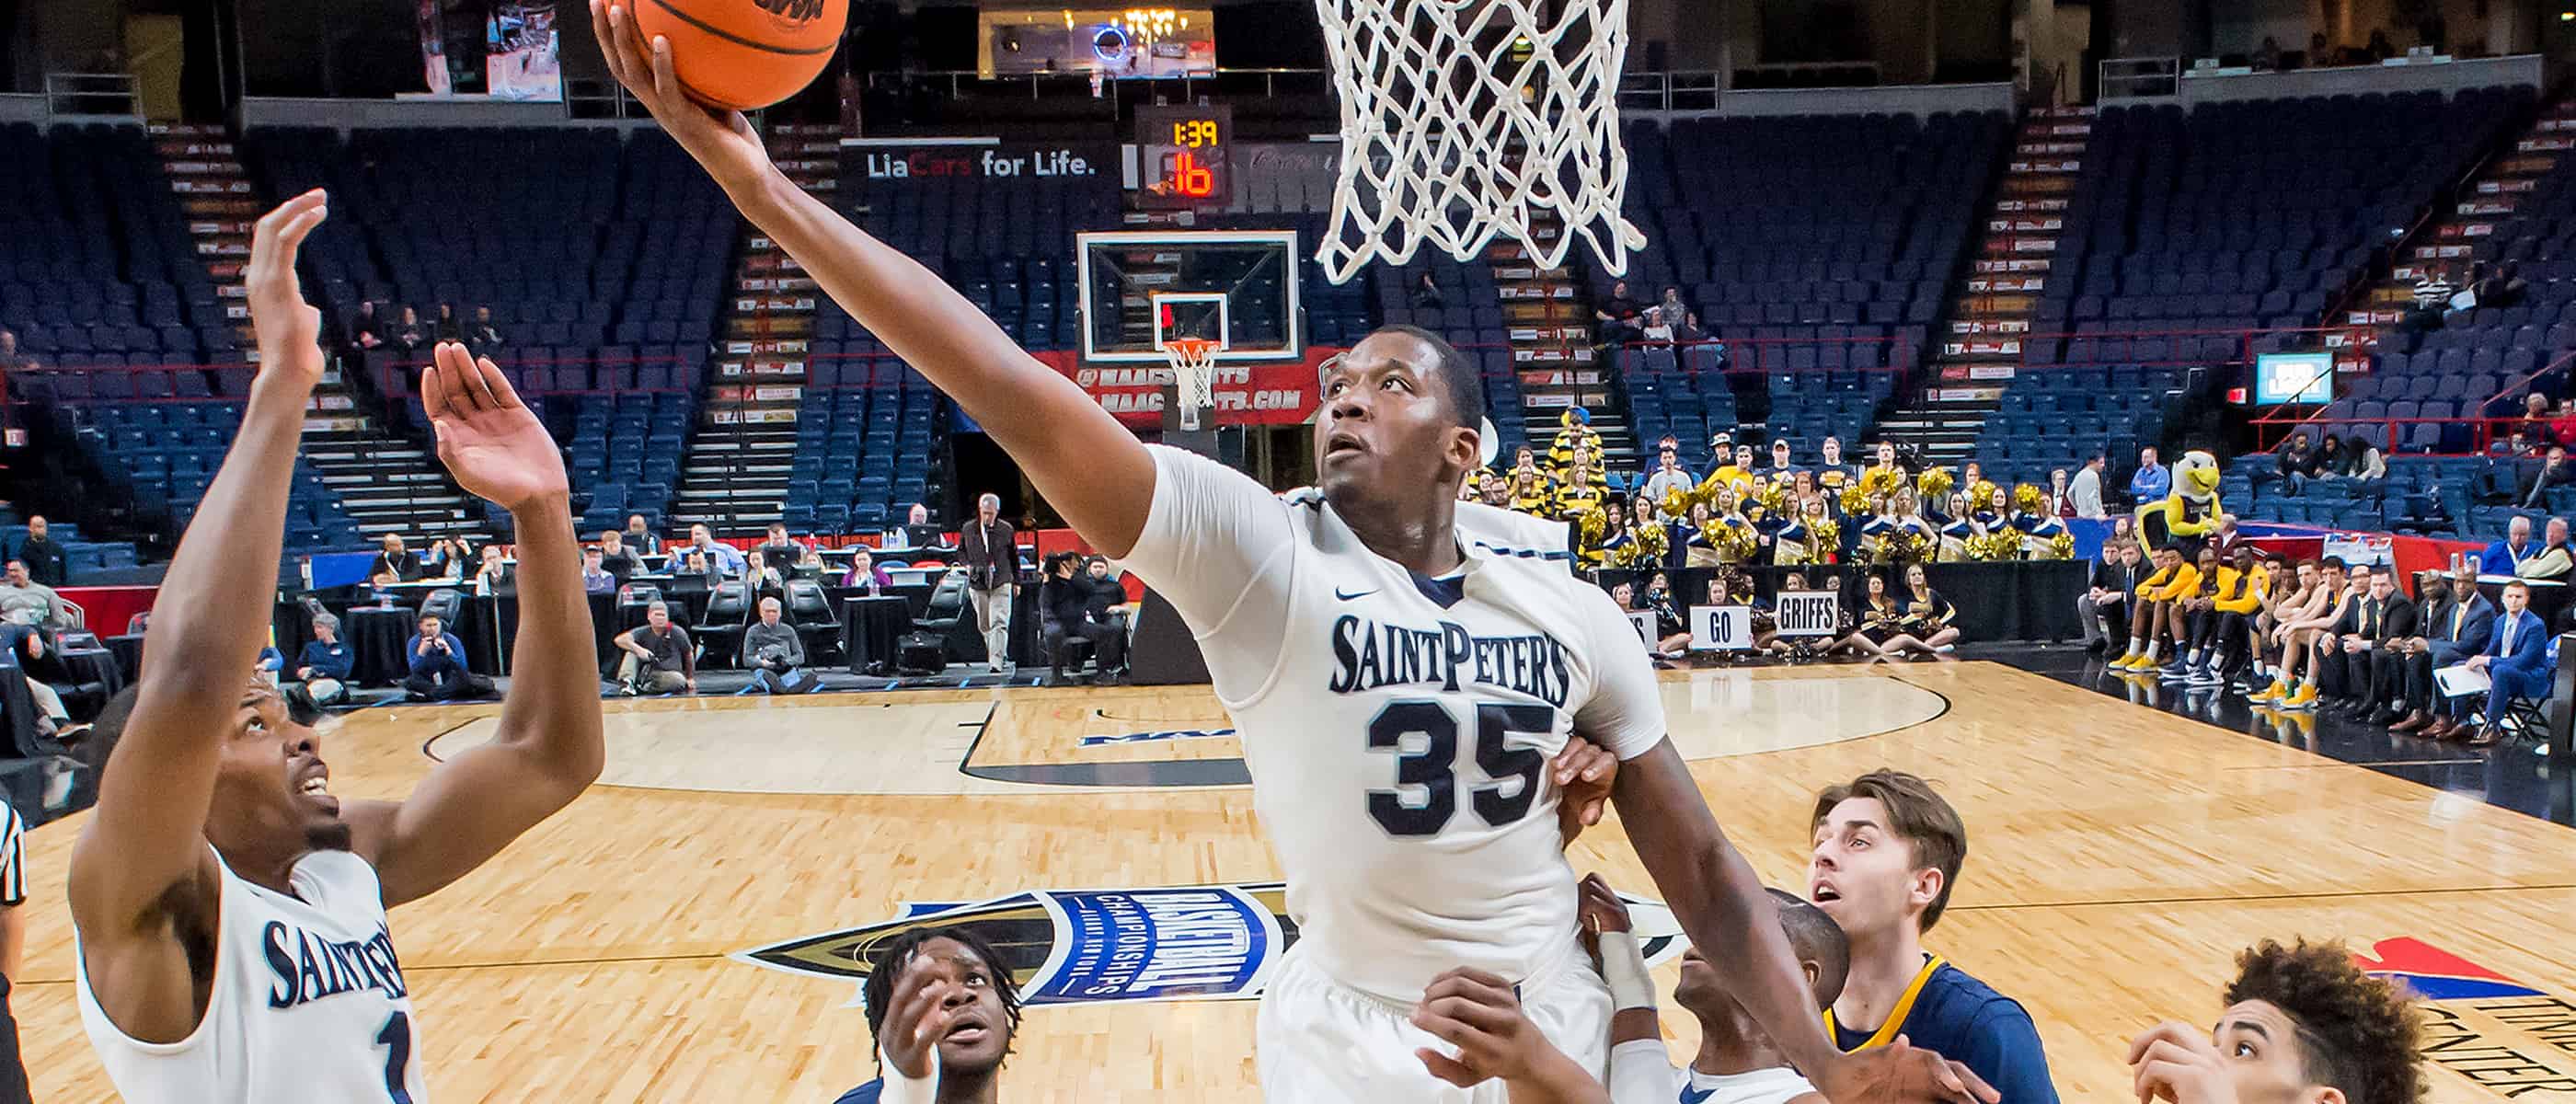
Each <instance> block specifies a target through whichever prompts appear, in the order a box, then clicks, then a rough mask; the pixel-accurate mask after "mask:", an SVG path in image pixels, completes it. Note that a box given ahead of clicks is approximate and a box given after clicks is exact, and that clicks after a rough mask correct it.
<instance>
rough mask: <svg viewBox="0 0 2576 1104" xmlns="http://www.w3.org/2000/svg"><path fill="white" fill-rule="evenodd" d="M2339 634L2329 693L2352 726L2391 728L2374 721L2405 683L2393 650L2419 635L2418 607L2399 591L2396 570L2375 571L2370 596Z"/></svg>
mask: <svg viewBox="0 0 2576 1104" xmlns="http://www.w3.org/2000/svg"><path fill="white" fill-rule="evenodd" d="M2335 633H2336V641H2335V650H2334V652H2332V653H2330V654H2329V655H2327V656H2326V662H2325V671H2326V674H2325V683H2326V693H2327V694H2328V695H2329V696H2337V697H2341V698H2342V699H2343V704H2342V709H2343V712H2344V713H2345V714H2346V715H2348V716H2350V717H2351V718H2353V719H2354V720H2369V722H2370V723H2373V724H2385V723H2387V722H2386V721H2379V720H2375V719H2373V718H2376V717H2378V716H2379V714H2380V712H2381V708H2380V707H2381V704H2382V703H2383V702H2384V701H2386V700H2388V699H2391V698H2394V697H2396V696H2397V688H2398V680H2399V679H2400V678H2402V677H2403V668H2401V667H2400V666H2399V665H2398V663H2397V657H2396V653H2395V652H2393V651H2391V650H2390V647H2389V645H2390V644H2391V643H2392V642H2394V641H2398V640H2404V639H2408V638H2410V637H2413V636H2414V635H2415V602H2414V600H2413V599H2411V598H2408V597H2406V595H2405V593H2404V592H2402V591H2400V590H2398V589H2397V576H2396V574H2395V573H2394V571H2393V569H2391V568H2390V567H2389V566H2388V565H2386V564H2373V565H2371V568H2370V589H2369V591H2368V592H2367V593H2365V594H2364V595H2363V596H2362V599H2361V601H2358V602H2355V603H2353V604H2352V608H2351V609H2349V610H2346V611H2345V612H2344V618H2343V624H2342V625H2340V626H2338V627H2337V628H2336V630H2335ZM2388 719H2389V720H2392V721H2393V720H2396V719H2397V718H2396V717H2395V716H2394V715H2391V716H2390V717H2389V718H2388Z"/></svg>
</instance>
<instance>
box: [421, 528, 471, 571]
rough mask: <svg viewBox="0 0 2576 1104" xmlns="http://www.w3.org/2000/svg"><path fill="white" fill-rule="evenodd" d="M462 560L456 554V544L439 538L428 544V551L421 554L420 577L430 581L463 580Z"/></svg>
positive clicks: (463, 568) (463, 565)
mask: <svg viewBox="0 0 2576 1104" xmlns="http://www.w3.org/2000/svg"><path fill="white" fill-rule="evenodd" d="M464 573H465V564H464V559H463V557H461V556H458V555H457V554H456V542H455V541H453V540H451V539H449V538H446V537H440V538H438V539H436V540H433V541H431V542H429V551H427V552H424V553H421V556H420V577H421V578H423V579H430V580H441V581H446V580H455V579H461V578H464Z"/></svg>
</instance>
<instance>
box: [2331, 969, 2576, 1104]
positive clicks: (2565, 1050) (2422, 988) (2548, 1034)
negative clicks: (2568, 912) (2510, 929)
mask: <svg viewBox="0 0 2576 1104" xmlns="http://www.w3.org/2000/svg"><path fill="white" fill-rule="evenodd" d="M2352 959H2353V962H2354V963H2355V964H2357V965H2359V966H2360V967H2361V968H2362V969H2364V970H2368V971H2370V972H2371V973H2372V974H2374V975H2376V976H2379V977H2384V978H2388V979H2390V980H2392V981H2397V982H2402V983H2404V984H2405V985H2406V987H2407V988H2409V989H2412V990H2414V991H2415V992H2416V993H2417V994H2418V995H2420V996H2422V997H2423V998H2424V1000H2423V1002H2422V1005H2421V1007H2422V1008H2423V1010H2424V1057H2425V1058H2427V1059H2429V1060H2430V1061H2432V1062H2433V1064H2435V1065H2437V1066H2440V1067H2441V1068H2443V1069H2445V1070H2449V1071H2450V1072H2452V1073H2454V1074H2458V1075H2459V1076H2461V1077H2463V1078H2466V1079H2467V1080H2468V1081H2469V1082H2470V1083H2471V1084H2474V1085H2476V1086H2478V1087H2479V1088H2482V1089H2485V1090H2487V1091H2488V1092H2491V1093H2494V1094H2496V1095H2497V1096H2501V1097H2505V1098H2507V1099H2511V1100H2523V1101H2545V1100H2566V1101H2576V1003H2570V1002H2569V1001H2568V1000H2566V999H2565V998H2563V997H2557V996H2552V995H2550V994H2549V993H2547V992H2545V991H2543V990H2540V989H2536V988H2533V987H2531V986H2529V985H2525V984H2523V983H2521V982H2519V981H2515V980H2513V979H2512V978H2508V977H2506V976H2504V975H2503V974H2499V973H2497V972H2495V971H2493V970H2490V969H2487V968H2486V967H2484V966H2480V965H2478V964H2477V963H2474V962H2471V961H2469V960H2467V959H2465V958H2461V957H2460V956H2458V955H2455V954H2452V953H2450V952H2449V951H2445V950H2442V949H2440V948H2438V947H2435V946H2432V945H2431V944H2428V943H2425V942H2423V941H2422V940H2418V939H2402V938H2401V939H2383V940H2380V941H2378V942H2377V943H2376V944H2373V945H2372V947H2371V949H2370V952H2369V953H2367V954H2363V953H2359V952H2356V953H2354V955H2353V956H2352Z"/></svg>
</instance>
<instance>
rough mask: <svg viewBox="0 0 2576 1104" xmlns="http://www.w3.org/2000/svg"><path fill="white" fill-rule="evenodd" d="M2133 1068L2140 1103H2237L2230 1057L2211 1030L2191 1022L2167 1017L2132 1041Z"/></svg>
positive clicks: (2130, 1055) (2130, 1053)
mask: <svg viewBox="0 0 2576 1104" xmlns="http://www.w3.org/2000/svg"><path fill="white" fill-rule="evenodd" d="M2129 1068H2130V1070H2131V1071H2132V1072H2133V1073H2135V1074H2136V1076H2137V1081H2136V1088H2137V1090H2138V1104H2148V1102H2149V1101H2153V1100H2159V1099H2161V1100H2167V1101H2171V1102H2172V1104H2236V1082H2235V1081H2233V1080H2231V1079H2229V1077H2228V1076H2227V1063H2226V1061H2225V1060H2224V1059H2222V1058H2220V1057H2219V1054H2218V1048H2217V1047H2216V1046H2213V1045H2211V1043H2210V1041H2209V1036H2208V1034H2207V1033H2206V1032H2204V1031H2202V1030H2201V1029H2199V1028H2195V1027H2192V1026H2191V1025H2189V1024H2185V1023H2179V1022H2176V1021H2172V1020H2167V1021H2165V1022H2164V1023H2160V1024H2157V1025H2156V1026H2154V1027H2151V1028H2148V1029H2147V1031H2146V1033H2145V1034H2143V1035H2140V1036H2138V1037H2137V1038H2136V1039H2135V1040H2133V1041H2131V1042H2130V1043H2129Z"/></svg>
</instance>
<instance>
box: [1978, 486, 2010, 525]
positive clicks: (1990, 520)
mask: <svg viewBox="0 0 2576 1104" xmlns="http://www.w3.org/2000/svg"><path fill="white" fill-rule="evenodd" d="M1974 485H1975V484H1970V486H1974ZM1975 518H1976V522H1977V532H1979V533H1981V534H1983V535H1986V536H1993V535H1994V534H1996V533H2000V532H2003V531H2004V527H2005V526H2007V525H2009V524H2010V523H2011V518H2012V500H2011V499H2009V498H2007V497H2005V495H2004V489H2003V488H2002V487H2001V486H1997V485H1994V484H1988V485H1987V487H1986V500H1985V501H1984V502H1980V503H1978V504H1977V511H1976V515H1975Z"/></svg>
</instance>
